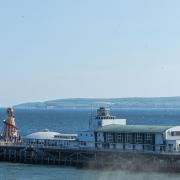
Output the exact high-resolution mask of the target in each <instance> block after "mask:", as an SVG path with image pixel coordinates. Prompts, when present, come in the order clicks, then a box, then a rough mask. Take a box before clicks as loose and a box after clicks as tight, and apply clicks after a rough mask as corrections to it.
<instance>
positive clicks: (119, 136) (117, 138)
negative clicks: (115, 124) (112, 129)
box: [115, 133, 123, 143]
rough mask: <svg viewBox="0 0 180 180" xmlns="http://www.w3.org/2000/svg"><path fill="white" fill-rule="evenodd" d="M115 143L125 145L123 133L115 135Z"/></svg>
mask: <svg viewBox="0 0 180 180" xmlns="http://www.w3.org/2000/svg"><path fill="white" fill-rule="evenodd" d="M115 141H116V143H123V133H117V134H116V135H115Z"/></svg>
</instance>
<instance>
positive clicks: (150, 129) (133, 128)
mask: <svg viewBox="0 0 180 180" xmlns="http://www.w3.org/2000/svg"><path fill="white" fill-rule="evenodd" d="M172 127H173V126H150V125H117V124H116V125H115V124H111V125H106V126H102V127H100V128H98V129H97V130H96V131H97V132H112V133H113V132H114V133H121V132H124V133H136V132H138V133H163V132H165V131H166V130H168V129H170V128H172Z"/></svg>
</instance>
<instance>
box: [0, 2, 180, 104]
mask: <svg viewBox="0 0 180 180" xmlns="http://www.w3.org/2000/svg"><path fill="white" fill-rule="evenodd" d="M179 8H180V1H179V0H172V1H169V0H158V1H157V0H136V1H134V0H126V1H124V0H76V1H75V0H38V1H37V0H30V1H24V0H16V1H12V0H6V1H3V0H0V106H7V105H15V104H20V103H24V102H34V101H45V100H51V99H62V98H120V97H159V96H160V97H162V96H180V83H179V77H180V11H179Z"/></svg>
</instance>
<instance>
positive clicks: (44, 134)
mask: <svg viewBox="0 0 180 180" xmlns="http://www.w3.org/2000/svg"><path fill="white" fill-rule="evenodd" d="M55 135H60V133H58V132H52V131H47V130H44V131H41V132H35V133H32V134H29V135H27V136H25V137H24V138H25V139H54V136H55Z"/></svg>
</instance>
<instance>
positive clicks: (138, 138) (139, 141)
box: [134, 133, 143, 144]
mask: <svg viewBox="0 0 180 180" xmlns="http://www.w3.org/2000/svg"><path fill="white" fill-rule="evenodd" d="M134 142H135V144H142V143H143V141H142V134H141V133H135V134H134Z"/></svg>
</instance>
